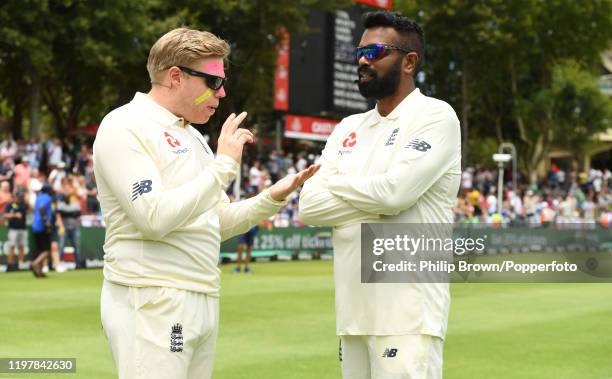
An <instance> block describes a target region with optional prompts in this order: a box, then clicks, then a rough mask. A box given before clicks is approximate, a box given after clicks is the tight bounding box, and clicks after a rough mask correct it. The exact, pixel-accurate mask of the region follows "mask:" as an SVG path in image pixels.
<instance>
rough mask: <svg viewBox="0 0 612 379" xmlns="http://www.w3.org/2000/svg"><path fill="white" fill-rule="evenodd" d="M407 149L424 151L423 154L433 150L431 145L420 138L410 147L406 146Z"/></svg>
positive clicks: (409, 145) (412, 142)
mask: <svg viewBox="0 0 612 379" xmlns="http://www.w3.org/2000/svg"><path fill="white" fill-rule="evenodd" d="M406 147H409V148H413V149H415V150H417V151H422V152H426V151H427V150H429V149H431V145H430V144H428V143H427V142H425V141H421V140H420V139H418V138H417V139H415V140H412V141H411V142H410V143H409V144H408V145H406Z"/></svg>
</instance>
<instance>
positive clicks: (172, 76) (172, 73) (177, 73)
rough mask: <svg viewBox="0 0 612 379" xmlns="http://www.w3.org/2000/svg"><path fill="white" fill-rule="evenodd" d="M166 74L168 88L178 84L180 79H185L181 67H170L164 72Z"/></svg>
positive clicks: (180, 81)
mask: <svg viewBox="0 0 612 379" xmlns="http://www.w3.org/2000/svg"><path fill="white" fill-rule="evenodd" d="M166 76H167V77H168V78H169V82H170V83H169V84H170V88H172V87H178V86H180V85H181V83H182V81H183V80H185V78H184V76H183V75H182V71H181V69H180V68H178V67H176V66H172V67H170V68H169V69H168V72H167V73H166Z"/></svg>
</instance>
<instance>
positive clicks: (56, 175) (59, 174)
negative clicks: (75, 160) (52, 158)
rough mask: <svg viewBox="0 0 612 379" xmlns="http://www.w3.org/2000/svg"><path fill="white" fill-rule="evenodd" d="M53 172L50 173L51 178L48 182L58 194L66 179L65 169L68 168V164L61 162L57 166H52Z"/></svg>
mask: <svg viewBox="0 0 612 379" xmlns="http://www.w3.org/2000/svg"><path fill="white" fill-rule="evenodd" d="M51 167H53V168H52V169H51V172H50V173H49V178H48V179H47V181H48V182H49V183H51V187H52V188H53V190H54V191H56V192H58V191H60V190H61V188H62V181H63V180H64V178H65V177H66V171H64V168H65V167H66V163H64V162H63V161H59V162H58V163H57V165H55V166H51Z"/></svg>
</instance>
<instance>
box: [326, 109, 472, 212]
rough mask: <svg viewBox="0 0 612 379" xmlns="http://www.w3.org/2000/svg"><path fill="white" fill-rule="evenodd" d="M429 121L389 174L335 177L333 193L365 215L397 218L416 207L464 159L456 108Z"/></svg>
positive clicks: (436, 112) (399, 157)
mask: <svg viewBox="0 0 612 379" xmlns="http://www.w3.org/2000/svg"><path fill="white" fill-rule="evenodd" d="M449 109H450V110H449ZM427 120H428V122H427V123H426V124H424V125H423V127H421V128H420V131H419V133H418V138H416V139H415V140H412V141H410V143H409V144H408V145H406V146H402V147H401V149H403V150H402V151H401V152H399V155H398V157H397V159H396V160H395V161H394V162H391V164H390V168H389V170H388V171H387V172H385V173H382V174H378V175H371V176H359V177H356V176H347V175H334V176H332V177H331V178H330V179H329V189H330V191H331V193H333V194H334V195H337V196H339V197H340V198H342V199H344V200H345V201H347V202H348V203H350V204H351V205H353V206H354V207H356V208H358V209H361V210H362V211H365V212H371V213H377V214H383V215H397V214H399V213H400V212H402V211H403V210H405V209H408V208H410V207H412V206H413V205H414V204H415V203H416V202H417V200H418V199H419V198H420V197H421V196H422V195H423V194H424V193H425V191H427V190H428V189H429V188H430V187H431V186H432V185H433V184H434V183H435V182H436V181H438V180H439V179H440V177H441V176H442V175H444V173H445V171H446V169H447V168H448V167H450V166H451V165H452V164H454V163H455V161H456V160H457V159H460V158H461V157H460V154H458V150H457V148H458V146H460V145H459V144H460V134H459V121H458V120H457V117H456V115H455V113H454V111H452V108H450V107H448V109H445V108H442V109H438V110H436V111H435V112H433V114H431V115H430V117H428V118H427Z"/></svg>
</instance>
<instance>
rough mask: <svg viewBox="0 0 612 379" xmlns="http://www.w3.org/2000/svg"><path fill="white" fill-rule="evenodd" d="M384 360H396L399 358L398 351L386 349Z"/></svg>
mask: <svg viewBox="0 0 612 379" xmlns="http://www.w3.org/2000/svg"><path fill="white" fill-rule="evenodd" d="M382 356H383V358H395V357H396V356H397V349H389V348H387V349H385V352H384V353H383V355H382Z"/></svg>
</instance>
